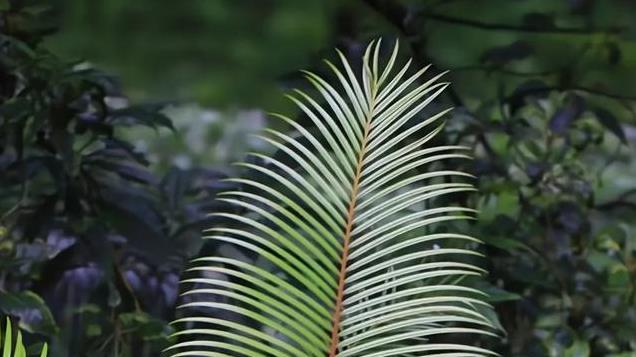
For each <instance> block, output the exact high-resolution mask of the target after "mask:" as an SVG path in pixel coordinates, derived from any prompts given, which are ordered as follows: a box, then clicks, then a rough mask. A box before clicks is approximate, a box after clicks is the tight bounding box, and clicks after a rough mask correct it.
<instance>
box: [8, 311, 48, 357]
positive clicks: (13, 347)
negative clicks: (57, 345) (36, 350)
mask: <svg viewBox="0 0 636 357" xmlns="http://www.w3.org/2000/svg"><path fill="white" fill-rule="evenodd" d="M0 351H1V354H0V356H2V357H27V349H26V347H25V346H24V343H23V341H22V332H21V331H20V330H19V329H17V328H15V330H14V328H12V326H11V320H10V319H9V318H8V317H7V318H6V320H5V323H4V330H3V326H2V323H1V321H0ZM47 355H48V346H47V345H46V344H45V345H44V346H43V347H42V350H41V351H40V354H39V356H40V357H46V356H47ZM28 356H34V354H33V352H31V353H29V354H28Z"/></svg>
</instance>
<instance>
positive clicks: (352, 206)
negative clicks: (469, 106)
mask: <svg viewBox="0 0 636 357" xmlns="http://www.w3.org/2000/svg"><path fill="white" fill-rule="evenodd" d="M370 129H371V120H370V119H368V120H367V122H366V123H365V127H364V136H363V137H362V144H361V145H360V147H361V149H360V155H359V156H358V162H357V163H356V173H355V176H354V177H353V184H352V188H351V199H350V200H349V209H348V211H347V223H346V225H345V232H344V238H343V243H342V258H341V260H340V273H339V274H338V275H339V276H338V293H337V295H336V304H335V309H334V312H333V319H332V327H331V343H330V346H329V357H336V356H337V354H338V342H339V341H340V336H339V334H340V322H341V321H342V303H343V301H344V288H345V279H346V273H347V263H348V260H349V244H350V243H351V232H352V231H353V222H354V221H355V211H356V205H357V202H358V192H359V190H360V179H361V178H362V166H364V155H365V152H366V150H367V144H368V140H369V131H370Z"/></svg>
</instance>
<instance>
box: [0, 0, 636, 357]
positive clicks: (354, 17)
mask: <svg viewBox="0 0 636 357" xmlns="http://www.w3.org/2000/svg"><path fill="white" fill-rule="evenodd" d="M18 2H20V1H7V0H0V11H4V10H6V9H8V6H9V4H10V3H18ZM54 3H55V7H54V9H55V12H54V13H53V14H48V15H47V16H46V17H44V18H41V19H44V20H42V21H35V22H34V21H29V19H32V18H31V16H33V15H28V16H27V15H21V16H22V17H20V16H18V15H15V16H14V17H8V16H7V15H6V13H4V12H3V17H2V22H1V27H2V30H3V33H5V31H6V28H8V26H9V25H12V24H22V25H23V26H27V27H28V29H26V30H24V31H23V34H24V33H27V34H28V33H31V32H33V31H36V32H37V31H43V32H44V33H47V32H48V30H49V29H50V26H51V25H52V24H54V23H57V24H59V25H61V28H62V31H61V32H60V33H58V34H56V35H55V36H51V37H47V40H46V42H45V43H44V45H45V47H49V48H53V49H55V51H54V52H55V53H59V54H61V55H62V57H64V58H70V59H86V60H88V61H90V62H91V63H94V64H96V65H98V66H99V67H101V68H105V69H107V70H109V71H110V72H112V73H114V74H117V75H119V76H120V77H121V80H122V82H123V85H124V88H125V89H126V93H127V95H128V96H130V97H132V98H133V102H136V101H142V100H143V101H148V100H150V101H166V100H169V101H171V103H170V104H171V105H170V106H168V107H165V108H164V106H161V108H164V109H162V110H161V111H160V114H162V115H166V116H168V117H170V118H171V119H172V122H173V123H174V127H175V128H176V134H173V133H171V132H170V131H169V130H167V129H161V130H159V131H158V132H155V131H152V130H148V129H143V128H134V127H130V126H123V125H122V126H121V127H118V128H117V129H116V131H115V132H116V133H117V135H121V138H124V139H127V140H129V141H130V142H131V143H132V144H134V145H133V146H134V148H135V151H134V152H135V153H136V152H138V151H139V152H142V153H143V154H144V157H145V158H146V159H147V160H148V161H149V162H150V166H149V167H150V171H152V172H153V174H154V175H156V176H157V177H161V179H160V180H159V181H160V182H161V184H157V185H156V186H152V187H151V190H152V191H153V194H157V196H156V197H159V202H161V204H160V205H159V206H160V207H161V212H162V213H161V214H162V217H166V219H168V221H169V222H172V223H170V224H168V225H167V226H166V227H165V228H166V232H168V235H169V236H170V237H172V238H174V237H181V236H182V235H187V236H188V237H190V239H192V236H193V235H194V236H196V234H195V233H192V232H195V231H196V229H198V228H199V227H200V225H201V223H202V221H201V220H202V217H201V212H204V211H208V212H209V211H213V210H214V209H216V208H215V207H214V206H213V205H212V204H211V203H210V202H209V201H206V200H204V201H203V202H199V201H197V199H199V198H200V196H201V195H202V194H203V193H202V192H203V191H204V190H201V189H200V187H201V186H202V185H203V186H205V185H206V184H210V186H212V183H211V182H212V181H214V182H215V184H216V183H217V180H216V178H214V179H213V178H211V176H210V175H207V176H205V175H204V176H199V175H198V174H196V173H200V172H201V170H202V169H203V168H207V169H209V168H210V166H212V165H214V166H215V167H220V166H225V165H227V164H228V163H229V162H231V161H234V160H237V159H240V158H242V156H243V155H244V153H245V151H247V150H248V149H251V148H255V149H259V147H258V146H255V145H256V144H255V142H253V141H252V140H251V139H249V138H247V137H246V135H244V134H247V133H252V132H257V131H258V130H259V128H260V127H262V126H263V125H264V122H265V121H266V119H265V116H264V114H263V113H262V111H268V110H277V109H280V108H283V107H285V106H286V104H284V103H283V102H282V101H281V100H280V98H281V95H280V94H281V92H282V91H283V90H285V89H289V88H293V87H299V86H305V84H303V82H301V81H299V79H300V76H299V75H297V74H296V71H297V70H298V69H299V68H308V69H312V70H314V69H316V68H320V67H319V66H318V65H319V63H320V60H321V58H322V57H330V58H332V56H333V53H332V52H329V51H330V49H331V48H333V47H339V48H341V49H343V50H344V51H345V52H347V53H348V54H349V55H351V57H356V55H359V54H360V50H361V49H362V48H363V46H364V44H365V43H366V42H367V41H368V40H370V39H372V38H376V37H379V36H382V37H384V39H385V40H387V41H390V40H392V39H397V38H399V39H400V40H401V42H402V43H403V44H404V46H403V48H404V51H403V53H402V57H403V58H406V57H410V56H412V57H414V60H415V64H416V65H417V66H423V65H426V64H428V63H432V64H433V68H432V69H431V72H432V73H435V72H437V71H441V70H446V69H449V70H450V73H449V74H448V75H447V79H448V80H449V81H451V82H452V83H453V85H452V87H451V88H452V89H451V90H450V91H449V93H448V95H447V97H446V98H444V100H443V101H442V102H440V103H439V105H440V106H454V107H455V108H456V109H455V110H454V111H453V114H452V116H451V117H450V118H449V122H448V125H447V128H446V130H445V135H444V138H443V140H444V141H446V142H448V143H462V144H465V145H469V146H471V147H473V148H474V151H475V156H476V159H475V161H474V162H473V163H472V164H471V165H470V166H469V167H467V168H466V169H469V170H471V171H472V172H474V173H476V174H477V175H478V177H479V181H478V185H479V188H480V194H479V196H477V197H465V198H462V199H465V200H472V201H473V202H472V203H473V205H474V206H477V207H478V208H480V210H481V216H480V220H479V222H478V223H476V224H475V226H474V227H473V228H472V229H476V230H478V231H479V232H480V234H479V236H480V237H481V238H482V239H484V240H485V241H486V242H487V243H488V244H487V254H488V256H489V261H490V264H489V266H488V267H487V268H488V270H489V271H490V277H489V280H490V282H491V284H490V285H488V286H486V287H484V288H485V289H486V290H487V291H488V292H489V293H490V294H491V300H492V302H493V303H495V304H496V307H497V309H498V312H499V315H500V318H501V323H502V325H503V326H504V328H505V329H506V330H507V333H508V334H507V336H506V337H505V339H504V341H503V342H502V343H501V344H500V345H499V346H498V349H499V351H500V353H502V355H504V356H515V357H561V356H568V357H570V356H571V357H574V356H578V357H596V356H611V357H633V356H636V334H635V333H634V329H635V328H634V326H636V223H635V222H636V220H634V218H635V217H636V180H634V177H636V163H634V156H635V154H634V152H636V150H635V146H636V114H635V113H636V81H634V73H636V4H635V3H634V2H631V1H623V0H515V1H510V0H488V1H480V2H476V1H465V0H464V1H462V0H454V1H437V0H418V1H415V0H412V1H408V0H356V1H344V2H336V1H327V0H325V1H302V2H301V1H293V0H285V1H283V0H280V1H274V0H268V1H229V0H228V1H203V0H201V1H187V2H169V1H151V0H137V1H127V0H108V1H107V0H102V1H87V0H56V1H55V2H54ZM36 10H37V9H36ZM34 11H35V10H34ZM36 12H37V11H36ZM2 55H3V56H5V53H4V52H3V53H2ZM6 83H8V82H7V80H6V78H5V77H3V79H2V82H0V84H1V85H2V90H5V89H4V88H6V85H5V84H6ZM3 93H6V92H3ZM10 94H11V95H10V96H7V95H6V94H3V95H4V97H2V98H3V99H2V100H3V101H2V103H0V105H2V108H4V109H7V104H8V103H9V104H10V102H8V101H7V99H6V98H9V97H11V96H16V95H17V94H15V93H13V92H12V93H10ZM191 102H197V103H199V104H198V105H195V104H191ZM153 108H155V109H157V107H156V106H155V107H153ZM9 109H10V107H9ZM7 118H16V117H15V116H12V115H10V114H9V113H8V112H6V111H5V112H2V114H1V116H0V120H2V121H1V122H0V123H6V121H7V120H8V119H7ZM298 119H299V120H300V121H301V122H303V123H305V122H306V121H303V118H302V117H299V118H298ZM118 137H119V136H118ZM0 154H2V152H0ZM217 178H218V177H217ZM197 185H198V186H197ZM197 187H198V189H197ZM214 187H216V186H214ZM0 190H2V194H3V197H4V194H5V192H6V189H5V187H4V186H3V187H2V188H1V189H0ZM155 190H156V191H155ZM157 192H160V193H157ZM205 192H207V195H208V196H206V197H205V198H206V199H210V198H211V196H213V194H214V192H216V191H215V189H212V188H210V189H209V190H207V191H205ZM10 200H11V198H9V199H6V200H5V201H3V202H4V203H3V205H2V206H1V207H2V209H3V211H2V212H0V214H4V213H5V211H6V210H9V209H10V208H11V207H12V206H13V204H11V203H12V202H13V201H10ZM5 208H6V209H5ZM192 212H196V213H192ZM192 217H195V218H196V219H195V218H192ZM101 219H103V220H105V221H111V220H114V221H117V220H116V219H115V218H113V217H111V216H107V215H105V216H103V217H101ZM139 221H141V222H143V221H144V218H143V217H141V218H139ZM6 226H7V225H6V224H5V223H4V221H3V225H1V226H0V252H3V254H5V255H4V256H3V257H6V256H11V255H12V254H15V256H17V253H16V251H18V249H17V248H16V247H24V246H29V247H30V246H31V245H30V243H29V244H25V243H24V241H27V240H28V241H30V240H31V239H32V238H34V237H27V236H24V235H20V234H17V233H16V231H15V230H11V232H9V230H8V229H7V228H5V227H6ZM9 228H11V227H9ZM82 229H83V228H82ZM183 232H186V233H183ZM9 233H10V234H9ZM9 235H10V236H11V237H12V239H11V240H7V239H5V238H4V237H6V236H9ZM124 235H125V234H124ZM43 237H44V235H40V236H38V237H36V238H39V239H43ZM176 241H179V240H178V239H177V240H176ZM40 244H41V243H40ZM217 248H218V247H209V249H217ZM21 249H24V248H21ZM194 251H196V247H195V248H192V247H190V248H189V249H187V253H184V254H194ZM237 254H238V253H237ZM22 257H23V256H22ZM30 259H32V258H30ZM38 259H39V258H38ZM43 259H44V258H43ZM44 260H45V259H44ZM7 261H8V260H6V259H4V258H3V259H2V260H0V270H2V271H6V269H7V266H5V265H6V264H7V263H6V262H7ZM37 262H38V264H35V265H33V264H30V265H28V267H27V268H24V269H26V270H25V271H20V274H16V278H15V279H17V278H18V277H19V278H20V279H22V280H23V281H22V283H21V284H15V285H11V286H8V285H7V284H6V283H5V281H7V280H6V278H4V276H5V275H3V280H2V283H0V288H1V289H0V293H2V294H5V295H0V309H2V312H3V313H6V314H15V315H17V313H16V312H15V311H13V310H11V308H9V307H7V306H12V305H7V304H5V303H3V301H14V300H12V299H11V298H6V296H7V295H6V294H8V291H9V290H10V289H9V287H10V288H11V289H12V290H13V291H12V292H11V294H25V291H26V294H32V293H31V292H28V291H29V290H30V289H31V286H32V285H33V283H32V282H31V281H32V280H33V281H37V279H38V275H39V274H40V271H39V270H38V269H39V268H38V267H39V264H40V263H42V262H40V261H37ZM177 265H178V264H177ZM124 266H125V269H127V270H130V271H134V272H135V275H134V276H133V274H132V273H131V274H130V275H129V276H128V279H129V282H136V283H138V284H139V285H140V286H150V285H151V282H152V281H153V280H152V279H155V284H156V279H158V278H157V276H161V274H164V271H163V270H162V268H161V266H160V264H159V266H158V265H156V264H152V263H148V262H145V263H144V264H140V263H138V262H137V261H134V260H131V261H127V262H125V264H124ZM149 267H150V268H149ZM3 274H6V273H3ZM163 276H166V274H164V275H163ZM15 279H14V280H15ZM29 279H32V280H29ZM105 280H106V284H105V286H106V289H105V290H99V291H98V293H97V294H100V293H101V294H102V295H103V293H104V291H113V289H110V288H109V287H110V285H108V281H109V280H108V279H105ZM142 282H143V283H142ZM2 284H5V286H3V285H2ZM131 284H132V283H131ZM114 290H117V289H114ZM4 291H7V293H5V292H4ZM116 297H117V295H116V294H114V295H113V299H112V300H111V302H112V303H113V304H114V303H116V301H117V299H116ZM3 299H4V300H3ZM25 301H32V302H34V303H37V302H38V301H41V300H37V299H27V300H25ZM100 304H101V305H100ZM30 308H31V309H36V310H38V311H41V312H40V314H42V313H44V314H45V315H46V314H47V312H46V311H48V308H47V306H46V305H45V304H41V303H40V304H35V305H33V306H31V307H30ZM73 308H74V309H75V310H74V311H77V312H79V313H78V316H83V317H85V318H86V321H87V325H86V326H87V328H86V329H85V330H84V331H83V332H85V333H86V335H87V336H84V335H82V336H80V337H76V336H75V337H74V332H73V331H68V330H67V331H66V333H62V334H61V335H58V334H57V332H56V331H58V330H56V329H55V327H52V330H49V331H48V332H47V331H43V330H37V329H32V331H33V332H38V333H42V334H44V335H45V336H47V337H48V338H50V339H52V340H55V339H58V342H59V343H58V346H59V345H64V344H72V343H75V342H77V341H78V340H82V341H84V340H87V341H98V342H95V343H94V344H93V345H94V346H96V348H99V347H100V346H101V345H102V344H103V343H105V338H103V339H99V337H102V336H119V335H116V333H114V332H116V331H121V328H122V326H126V331H146V332H148V333H147V334H145V332H144V336H148V338H150V339H152V338H153V337H152V336H156V332H157V331H158V330H159V328H158V326H159V325H161V324H163V322H162V321H164V320H165V319H167V318H168V317H167V315H169V314H171V313H172V312H170V313H159V312H156V311H151V309H150V308H149V307H145V308H143V309H141V310H135V311H136V312H135V313H134V314H133V315H130V313H131V312H130V311H122V313H121V314H118V315H117V317H116V318H112V317H111V316H108V312H109V311H110V310H112V307H110V306H109V305H108V304H107V303H106V302H104V301H103V299H102V300H100V301H99V302H94V301H93V302H91V303H87V304H84V305H81V306H73ZM21 313H24V311H23V310H21ZM58 324H59V321H58ZM26 326H27V327H28V324H26ZM118 329H119V330H118ZM61 330H62V332H65V331H64V329H63V328H62V329H61ZM74 338H75V339H74ZM91 338H92V339H91ZM60 341H61V342H60ZM117 341H118V343H123V344H132V343H134V339H132V338H130V339H127V337H125V336H124V338H122V339H119V340H117ZM111 342H112V340H111ZM106 345H108V343H106ZM53 347H55V346H53ZM101 351H104V349H102V350H101ZM143 352H144V353H147V354H148V355H152V354H151V352H150V351H143ZM58 355H59V356H63V355H64V354H58ZM58 355H55V354H54V356H58Z"/></svg>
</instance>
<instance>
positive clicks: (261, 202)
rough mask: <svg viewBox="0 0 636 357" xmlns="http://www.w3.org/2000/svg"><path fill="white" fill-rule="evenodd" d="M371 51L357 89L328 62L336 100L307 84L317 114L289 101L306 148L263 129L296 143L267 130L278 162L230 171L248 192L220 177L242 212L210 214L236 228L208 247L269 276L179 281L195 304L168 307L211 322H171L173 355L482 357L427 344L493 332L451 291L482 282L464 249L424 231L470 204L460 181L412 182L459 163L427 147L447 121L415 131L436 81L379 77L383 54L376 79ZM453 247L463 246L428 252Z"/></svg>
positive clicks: (325, 86)
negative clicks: (450, 200) (435, 167)
mask: <svg viewBox="0 0 636 357" xmlns="http://www.w3.org/2000/svg"><path fill="white" fill-rule="evenodd" d="M379 49H380V43H379V41H378V42H377V43H372V44H371V45H369V47H368V48H367V50H366V53H365V56H364V59H363V66H362V67H363V68H362V73H361V76H360V77H359V78H358V77H356V75H355V74H354V71H353V70H352V67H351V66H350V65H349V63H348V62H347V60H346V59H345V58H344V56H343V55H342V54H341V53H340V52H338V55H339V57H340V60H341V62H342V64H341V69H339V68H338V67H337V66H335V65H333V64H332V63H330V62H328V61H327V64H328V65H329V67H330V68H331V70H332V71H333V74H334V75H335V77H336V78H337V82H338V86H340V87H341V88H340V91H338V90H337V89H336V88H334V86H332V85H331V84H329V83H328V82H327V81H325V80H323V79H322V78H321V77H319V76H318V75H316V74H314V73H310V72H305V73H306V77H307V79H308V80H309V81H310V82H311V83H312V84H313V85H314V86H315V88H316V90H317V92H318V93H320V95H321V97H322V98H321V100H320V101H322V102H324V103H325V104H324V106H321V105H320V104H319V103H318V101H317V100H315V99H312V98H311V97H310V96H309V95H306V94H305V93H303V92H301V91H296V92H295V95H293V96H289V97H290V99H291V100H292V101H294V102H295V103H296V104H297V105H298V107H299V108H300V109H301V110H302V112H303V113H304V114H305V115H306V117H307V118H308V119H309V120H310V121H311V122H312V124H313V125H314V126H315V127H316V128H317V133H318V134H315V133H316V132H315V131H314V132H313V133H312V132H311V131H310V130H307V129H305V128H304V127H303V126H301V125H300V124H298V123H296V122H294V121H293V120H291V119H289V118H287V117H285V116H283V115H278V114H276V115H275V116H277V117H279V118H280V119H282V120H283V121H285V122H287V123H288V124H289V125H290V126H291V127H293V128H294V129H295V130H296V131H297V134H298V135H297V136H296V137H291V136H288V135H285V134H283V133H281V132H278V131H275V130H268V132H269V133H270V134H271V135H270V136H268V137H264V138H263V139H264V140H266V141H267V142H269V143H271V144H272V145H273V146H274V147H275V148H276V149H278V152H279V153H280V154H284V156H285V159H283V158H280V157H278V156H272V157H268V156H265V155H261V154H254V155H256V156H257V157H259V158H261V159H262V160H263V162H264V164H262V165H257V164H250V163H243V164H242V165H243V166H245V167H246V168H248V169H251V170H252V172H254V173H257V174H255V175H252V176H254V177H257V178H249V177H248V178H242V179H234V180H233V181H235V182H237V183H240V184H242V185H243V186H244V187H246V190H245V191H231V192H226V193H225V194H223V195H222V198H221V199H222V200H224V201H226V202H229V203H231V204H234V205H236V206H239V207H241V208H242V209H244V211H245V212H247V213H245V214H242V215H239V214H235V213H218V214H215V215H217V216H222V217H225V218H226V219H229V220H230V221H233V222H235V223H236V225H232V226H229V227H217V228H213V229H210V230H208V231H207V232H209V236H207V237H206V238H207V239H211V240H215V241H217V242H222V243H224V244H229V245H234V246H236V247H238V248H240V249H241V250H246V251H251V252H252V253H254V255H257V256H260V257H261V258H264V259H265V260H267V261H268V263H267V264H269V266H270V267H264V266H263V264H260V265H259V264H255V263H252V262H246V261H243V260H239V259H235V258H228V257H220V256H212V257H204V258H200V259H196V260H195V267H193V268H191V269H190V270H189V272H190V273H187V274H194V273H197V274H200V277H192V278H189V279H185V282H186V283H194V285H193V286H194V287H193V288H192V289H190V290H189V291H187V292H186V293H185V295H188V296H191V297H193V296H195V295H196V296H197V297H198V298H199V299H202V300H196V301H194V302H190V303H186V304H184V305H182V306H181V308H184V309H200V308H213V309H215V311H218V312H220V316H221V317H204V316H193V317H185V318H182V319H180V320H178V321H176V323H177V324H180V325H182V326H184V328H183V329H182V330H181V331H180V332H177V335H178V336H183V335H188V336H190V338H188V339H187V341H186V342H181V343H178V344H176V345H174V346H172V347H171V348H170V349H169V351H171V353H172V356H175V357H176V356H250V357H252V356H277V357H299V356H320V357H324V356H340V357H354V356H355V357H357V356H366V357H376V356H377V357H387V356H439V357H442V356H448V357H451V356H453V357H462V356H465V357H469V356H488V355H494V353H492V352H490V351H488V350H485V349H483V348H479V347H474V346H469V345H464V344H460V343H450V342H444V341H447V340H444V339H440V335H446V334H454V333H475V334H486V335H493V334H494V333H493V331H494V330H495V326H494V325H493V323H491V322H490V320H489V319H488V318H487V317H486V316H485V315H484V314H483V313H481V312H480V311H484V310H483V307H484V306H486V304H485V303H483V302H482V301H481V300H480V298H481V297H482V296H481V295H482V294H481V293H480V292H479V291H477V290H475V289H473V288H470V287H468V286H465V285H461V284H459V283H458V282H459V281H460V280H462V279H463V278H464V277H466V276H473V275H480V274H482V272H483V271H482V269H480V268H478V267H477V266H475V265H473V264H469V263H466V262H462V260H463V259H462V258H464V257H469V256H475V255H478V254H477V253H476V252H474V251H472V250H469V249H465V248H462V247H465V246H466V243H472V242H475V241H477V240H476V239H474V238H471V237H469V236H465V235H461V234H456V233H443V232H442V233H440V232H436V233H431V231H430V228H431V227H433V226H435V225H438V226H439V225H440V224H444V223H449V222H450V221H454V220H461V219H466V218H469V216H470V214H471V213H472V212H473V211H472V210H470V209H467V208H463V207H432V206H431V204H430V203H431V202H432V201H435V200H436V199H438V198H440V197H441V196H444V195H448V194H452V193H455V192H466V191H472V190H474V189H473V187H472V185H470V184H467V183H461V182H459V181H461V180H458V179H461V178H465V177H467V176H470V175H467V174H465V173H462V172H458V171H448V170H446V171H432V172H424V173H422V170H419V171H418V170H417V169H418V168H419V169H421V168H423V167H429V166H426V165H430V164H432V163H435V162H437V161H440V160H447V159H455V158H459V159H461V158H467V157H468V156H467V155H466V154H465V153H464V152H463V151H462V150H464V148H462V147H457V146H437V147H434V146H430V144H429V143H430V141H431V139H432V138H433V136H434V135H435V134H437V133H438V132H439V131H440V130H441V128H442V124H441V121H442V120H441V119H442V117H443V115H444V114H445V113H446V112H447V110H444V111H441V112H439V113H436V114H434V115H432V116H430V117H427V118H425V120H416V119H417V118H420V117H421V116H422V113H423V111H425V110H426V109H427V108H428V107H429V104H430V103H431V102H432V101H433V100H434V99H435V98H436V97H438V96H439V95H440V93H441V92H442V91H443V89H444V88H445V87H446V86H447V83H438V79H439V77H440V76H441V75H438V76H434V77H433V78H432V79H430V80H427V81H424V83H421V82H422V81H421V78H422V75H423V74H424V72H425V70H426V69H421V70H419V71H417V72H416V73H415V74H413V75H407V74H406V73H407V70H408V67H409V65H410V61H409V62H408V63H407V64H406V65H405V66H404V67H402V68H401V69H399V70H397V71H393V67H394V65H395V61H396V58H397V53H398V46H397V44H396V46H395V48H394V50H393V52H392V54H391V56H390V59H389V61H388V63H387V64H386V66H385V67H384V69H383V70H381V71H380V68H379V52H380V51H379ZM274 183H275V184H274ZM423 207H427V208H426V209H424V208H423ZM451 241H453V242H455V243H457V242H458V241H459V242H462V243H464V244H462V245H459V248H439V246H438V244H433V243H434V242H437V243H439V242H451ZM440 244H441V243H440ZM272 266H273V267H274V269H272V268H271V267H272ZM272 270H274V271H273V272H272ZM193 272H194V273H193ZM486 308H487V307H486ZM232 314H233V315H232ZM229 315H232V316H239V318H229V317H223V316H229ZM193 326H197V327H193ZM271 331H274V332H271ZM201 336H203V338H201Z"/></svg>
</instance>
